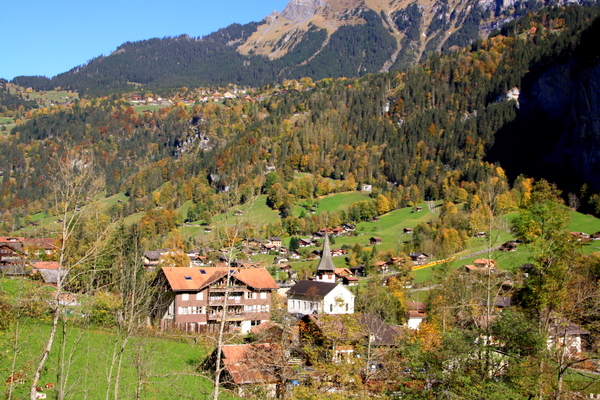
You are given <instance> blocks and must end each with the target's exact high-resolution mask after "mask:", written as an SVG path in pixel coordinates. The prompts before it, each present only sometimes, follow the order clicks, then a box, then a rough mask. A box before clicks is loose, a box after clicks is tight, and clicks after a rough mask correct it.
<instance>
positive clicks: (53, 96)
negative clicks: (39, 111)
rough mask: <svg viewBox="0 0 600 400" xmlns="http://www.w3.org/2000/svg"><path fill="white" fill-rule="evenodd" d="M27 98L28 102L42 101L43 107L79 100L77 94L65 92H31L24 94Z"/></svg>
mask: <svg viewBox="0 0 600 400" xmlns="http://www.w3.org/2000/svg"><path fill="white" fill-rule="evenodd" d="M25 95H26V96H27V95H28V96H29V100H35V99H42V102H43V103H44V105H50V104H51V103H54V104H56V103H66V102H68V101H73V100H77V99H79V94H78V93H77V92H70V91H66V90H48V91H47V92H31V93H26V94H25Z"/></svg>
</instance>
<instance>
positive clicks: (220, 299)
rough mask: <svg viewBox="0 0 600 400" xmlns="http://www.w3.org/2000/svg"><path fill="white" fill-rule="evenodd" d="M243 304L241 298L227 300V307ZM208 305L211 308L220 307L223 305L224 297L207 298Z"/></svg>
mask: <svg viewBox="0 0 600 400" xmlns="http://www.w3.org/2000/svg"><path fill="white" fill-rule="evenodd" d="M243 302H244V298H243V297H230V298H228V299H227V305H233V304H242V303H243ZM208 304H209V305H211V306H221V305H224V304H225V296H221V297H217V296H212V297H211V296H209V297H208Z"/></svg>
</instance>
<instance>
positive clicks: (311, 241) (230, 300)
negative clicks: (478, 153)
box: [0, 225, 600, 397]
mask: <svg viewBox="0 0 600 400" xmlns="http://www.w3.org/2000/svg"><path fill="white" fill-rule="evenodd" d="M354 228H355V227H354V226H352V225H349V226H343V227H339V228H333V229H323V230H320V231H318V232H315V233H314V234H313V235H312V236H311V237H310V238H305V239H300V240H299V243H298V245H299V247H308V246H315V245H316V244H317V242H316V240H322V241H323V247H322V249H321V250H315V251H313V252H311V253H310V255H311V259H318V260H319V262H318V265H317V267H316V270H315V271H314V274H313V275H312V276H311V277H309V278H307V279H301V280H298V279H297V275H294V271H293V269H292V268H291V266H290V265H289V264H285V262H287V261H288V259H289V258H293V252H290V251H289V250H288V249H286V247H285V246H284V244H283V241H282V239H280V238H277V237H268V238H266V239H252V238H247V239H244V240H242V241H241V243H240V247H241V249H242V252H241V254H244V255H246V256H248V259H247V260H237V259H230V258H229V257H228V254H231V249H229V248H225V249H221V251H217V252H213V254H208V255H205V254H206V253H203V252H202V251H200V250H198V249H197V250H193V251H190V252H188V253H182V252H180V251H176V250H170V249H159V250H154V251H147V252H145V253H144V257H143V261H144V266H145V268H146V270H147V271H152V272H153V273H155V275H156V276H155V278H154V281H153V285H154V286H155V287H156V288H158V289H159V290H158V294H157V295H156V296H155V299H154V302H153V307H152V314H151V320H152V321H153V324H154V326H156V327H157V328H158V329H160V330H163V331H169V330H178V331H184V332H189V333H199V334H215V333H217V332H218V331H219V329H220V327H221V324H222V323H224V327H225V332H228V333H240V334H244V335H250V337H252V338H254V341H252V342H251V343H246V344H231V345H225V346H223V348H222V352H221V353H220V357H221V358H222V365H223V366H224V368H225V370H224V374H225V375H224V383H225V384H226V385H229V386H230V387H231V388H232V389H235V390H237V391H238V394H239V395H240V396H244V394H245V393H246V391H248V390H250V389H251V388H256V387H260V388H262V389H261V390H264V393H267V395H268V396H269V397H275V396H276V395H277V393H278V392H279V391H280V390H282V389H281V388H280V387H279V385H280V384H281V377H279V376H276V375H277V374H278V373H282V372H281V371H286V372H285V373H286V374H288V375H289V376H294V377H295V379H294V380H288V381H289V382H292V381H294V382H299V381H302V379H307V377H306V376H304V377H303V376H302V374H305V375H306V374H310V372H306V370H304V372H297V371H300V369H298V366H299V365H302V364H303V363H304V360H302V355H301V354H295V353H294V351H293V350H292V349H294V348H297V346H298V344H299V343H301V342H302V341H303V340H307V338H310V339H311V340H315V338H318V343H320V345H322V346H329V348H328V351H329V352H330V357H331V359H330V362H331V363H334V364H336V363H337V364H340V363H352V362H354V361H353V360H354V359H355V357H361V354H359V353H356V354H355V352H356V351H357V346H358V348H362V347H361V345H360V344H361V343H364V342H366V343H368V344H369V346H370V347H372V348H373V349H375V352H374V354H375V356H374V357H372V358H369V360H368V363H369V365H368V370H369V371H371V373H372V374H373V376H376V374H377V371H378V370H379V369H380V368H382V365H383V364H382V361H381V360H380V359H378V357H377V354H379V355H380V356H381V355H382V354H384V353H385V349H390V348H393V347H394V346H396V345H397V343H398V341H399V339H401V338H402V336H403V335H406V333H407V332H409V331H410V330H418V329H419V328H420V326H421V324H422V323H423V322H424V321H426V319H427V313H428V311H429V309H428V308H429V305H428V304H427V303H425V302H417V301H410V302H407V303H406V314H405V318H404V324H403V325H390V324H388V323H386V322H385V321H383V320H381V318H379V317H378V316H377V315H375V314H371V313H370V312H369V311H368V310H362V312H361V313H356V302H355V300H356V294H355V291H353V290H352V287H353V286H355V285H357V284H358V282H359V280H360V279H361V278H362V277H364V276H365V267H364V265H359V266H356V267H352V268H338V267H336V266H335V264H334V261H333V257H335V256H339V255H343V254H344V252H343V251H342V250H341V249H332V248H331V243H330V237H336V236H340V235H344V234H347V233H348V232H351V231H352V230H353V229H354ZM592 236H595V235H590V237H589V238H584V239H583V240H590V239H591V238H592ZM598 236H599V237H600V235H598ZM578 237H582V236H581V234H578ZM381 242H382V241H381V238H379V237H375V236H374V237H371V238H369V243H370V244H371V245H377V244H380V243H381ZM517 244H518V241H512V242H506V243H505V244H504V245H502V249H503V250H504V251H514V250H513V248H514V249H516V246H517ZM57 248H58V243H56V242H55V240H54V239H49V238H43V239H28V238H23V237H0V269H1V270H2V272H3V273H4V274H6V275H36V274H39V276H41V277H42V279H43V280H44V281H46V282H48V283H55V282H56V280H57V277H59V276H60V275H59V274H61V273H65V272H64V271H63V270H62V269H61V268H60V266H59V265H58V262H56V261H46V260H51V259H52V258H53V257H54V256H55V252H56V249H57ZM259 253H262V254H271V255H274V261H273V265H274V266H277V267H278V270H279V271H284V272H288V273H289V276H290V277H293V279H290V280H289V281H287V282H286V283H285V284H284V283H282V282H278V281H276V280H275V279H274V278H273V276H272V275H271V273H269V271H268V270H267V269H266V268H265V267H264V266H263V265H261V264H260V263H257V262H253V261H250V259H251V256H252V255H255V254H259ZM182 257H183V259H187V260H188V261H189V266H188V267H181V266H180V265H176V264H177V263H173V262H172V260H177V259H179V260H180V259H181V258H182ZM169 260H171V261H169ZM407 263H410V264H411V268H415V269H417V268H421V267H422V266H423V265H428V263H430V264H431V257H430V256H429V255H428V254H425V253H422V252H414V253H410V254H408V255H407V256H405V257H392V258H391V259H389V260H387V261H378V262H376V263H375V265H374V267H375V271H376V272H378V273H381V274H383V275H382V276H383V277H382V278H381V279H380V281H381V282H380V283H381V285H383V286H385V285H387V284H388V283H389V281H390V279H391V278H392V277H398V276H399V275H398V274H397V273H393V272H391V270H392V269H398V267H400V266H404V265H406V264H407ZM527 268H528V265H527V264H525V265H523V266H522V267H521V269H522V270H523V272H524V273H527V271H528V269H527ZM459 273H461V274H463V276H464V277H466V278H468V279H470V280H471V281H472V282H477V281H480V282H484V281H485V280H486V279H487V278H488V277H490V276H491V277H493V278H494V280H497V281H499V282H501V284H502V285H503V286H507V287H508V286H510V285H512V281H511V279H510V277H509V274H508V273H506V272H505V271H503V270H502V269H500V268H499V267H498V265H497V262H496V261H495V260H493V259H486V258H480V259H476V260H474V261H473V262H472V263H470V264H465V265H463V266H462V268H461V269H460V270H459ZM63 276H64V275H63ZM403 284H404V283H403ZM407 287H408V286H407ZM276 298H277V299H278V301H277V302H276V301H275V299H276ZM480 306H481V307H484V308H485V307H487V305H486V304H482V305H480ZM510 306H511V298H510V296H504V295H500V296H496V297H495V298H494V303H493V304H492V305H491V307H487V308H489V310H490V312H491V313H490V314H489V315H487V317H486V318H484V317H483V316H480V317H478V318H479V319H476V321H475V323H477V324H489V323H490V321H493V320H494V319H496V318H498V317H499V316H500V315H501V314H502V313H503V312H504V310H506V309H507V308H508V307H510ZM274 307H278V308H277V310H275V309H274ZM275 311H277V312H279V313H281V312H282V311H283V312H284V313H285V315H287V316H286V317H285V318H283V321H286V323H285V324H281V323H275V322H273V313H274V312H275ZM281 320H282V318H281V316H280V317H279V321H281ZM347 324H357V326H358V327H359V328H358V329H350V328H348V327H347ZM587 335H589V332H587V331H585V330H583V329H582V328H581V327H579V326H577V325H574V324H572V323H569V322H568V321H562V320H560V318H558V319H553V320H552V322H551V324H550V328H549V343H548V345H549V346H552V345H554V344H558V345H560V346H562V347H563V348H566V349H568V351H569V352H571V353H572V354H578V353H580V352H581V351H582V349H583V346H584V342H585V340H584V338H585V337H586V336H587ZM340 338H343V339H344V340H343V341H340ZM286 341H287V342H286ZM282 342H286V343H288V346H289V349H285V348H283V347H282V346H281V343H282ZM342 342H343V344H335V343H342ZM216 357H217V353H216V352H215V353H213V354H212V356H210V357H209V358H208V359H207V360H206V362H205V365H204V367H205V368H209V369H210V368H214V366H215V358H216ZM264 359H269V360H272V361H273V363H278V365H279V366H280V367H281V368H282V369H279V370H278V371H279V372H277V373H276V372H274V371H269V370H265V368H264V367H261V365H263V364H261V363H258V364H257V360H264ZM289 382H288V384H289ZM288 389H289V388H287V389H286V388H284V389H283V390H288ZM333 389H334V388H333ZM333 389H332V390H333Z"/></svg>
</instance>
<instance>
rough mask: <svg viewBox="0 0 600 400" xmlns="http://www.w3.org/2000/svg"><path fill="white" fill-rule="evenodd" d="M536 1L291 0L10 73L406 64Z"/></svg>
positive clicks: (187, 76) (76, 76) (150, 77)
mask: <svg viewBox="0 0 600 400" xmlns="http://www.w3.org/2000/svg"><path fill="white" fill-rule="evenodd" d="M566 3H567V2H565V4H566ZM548 4H550V2H548ZM552 4H554V3H552ZM569 4H572V2H569ZM544 5H546V3H545V2H537V1H534V2H513V1H506V2H503V3H501V4H500V3H499V4H497V3H494V2H489V1H486V2H482V1H475V0H469V1H455V0H453V1H433V0H427V1H421V2H414V1H409V0H402V1H392V2H388V1H384V0H368V1H364V0H346V1H342V0H328V1H324V0H291V1H290V3H289V4H288V6H287V7H286V8H285V9H284V10H283V11H282V12H281V13H273V14H271V15H269V16H267V17H265V19H263V20H262V21H260V22H254V23H249V24H246V25H239V24H233V25H230V26H229V27H226V28H223V29H220V30H219V31H217V32H214V33H212V34H210V35H207V36H205V37H202V38H192V37H189V36H187V35H182V36H179V37H174V38H173V37H168V38H163V39H158V38H153V39H149V40H144V41H139V42H127V43H124V44H123V45H121V46H119V48H118V49H117V50H116V51H114V52H113V53H112V54H110V55H108V56H105V57H104V56H100V57H97V58H95V59H93V60H91V61H90V62H88V63H87V64H85V65H80V66H76V67H75V68H73V69H71V70H70V71H68V72H65V73H62V74H59V75H57V76H55V77H53V78H51V79H49V78H45V77H24V76H21V77H17V78H15V79H14V80H13V82H14V83H17V84H19V85H22V86H25V87H33V88H35V89H38V90H49V89H53V88H55V87H62V88H68V89H73V90H78V91H79V93H80V94H82V95H83V94H85V93H89V94H99V93H103V94H105V93H108V92H110V91H114V90H119V91H124V90H128V89H131V88H132V87H133V86H138V85H144V86H149V87H151V88H155V89H156V88H161V89H163V90H164V89H173V88H177V87H182V86H187V87H195V86H200V85H206V86H214V85H221V86H225V85H227V84H237V85H242V86H262V85H265V84H267V83H270V82H282V81H283V80H286V79H300V78H303V77H310V78H312V79H323V78H336V77H342V76H345V77H359V76H363V75H365V74H369V73H376V72H384V71H389V70H397V69H402V68H406V67H407V66H409V65H413V64H415V63H416V62H418V61H422V60H424V59H425V56H426V55H428V54H431V53H432V52H438V51H443V52H446V51H449V50H454V49H458V48H459V47H463V46H466V45H468V44H469V43H471V42H473V41H474V40H477V39H478V38H480V37H486V36H487V35H488V34H489V33H490V32H491V31H492V30H493V29H497V28H500V27H501V26H502V25H503V24H504V23H506V22H508V21H511V20H512V19H514V18H516V17H519V16H522V15H525V14H526V13H527V12H530V11H534V10H536V9H539V8H540V7H542V6H544Z"/></svg>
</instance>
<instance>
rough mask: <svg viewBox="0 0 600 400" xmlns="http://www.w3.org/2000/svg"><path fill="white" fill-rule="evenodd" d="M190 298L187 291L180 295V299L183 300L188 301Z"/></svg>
mask: <svg viewBox="0 0 600 400" xmlns="http://www.w3.org/2000/svg"><path fill="white" fill-rule="evenodd" d="M189 299H190V294H189V293H184V294H182V295H181V300H183V301H188V300H189Z"/></svg>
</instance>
